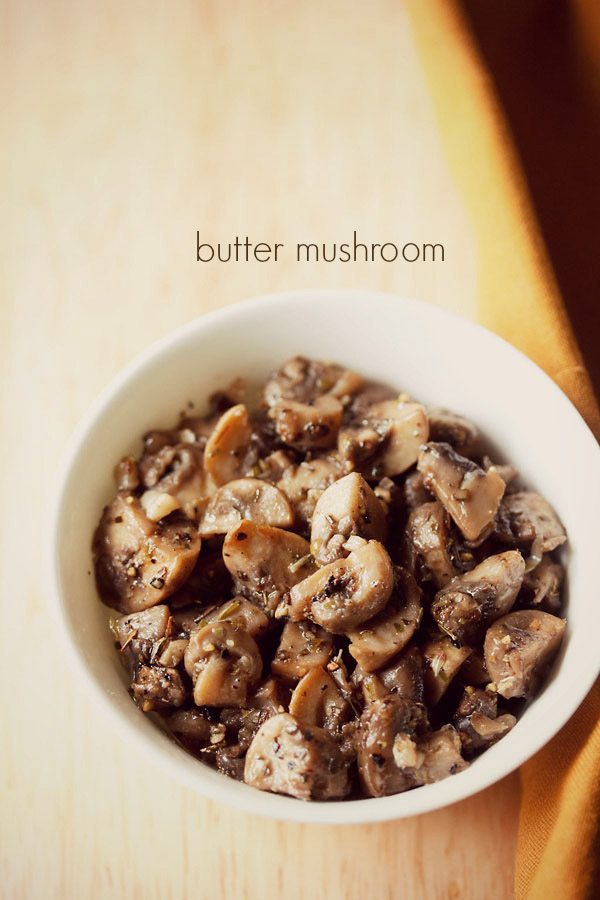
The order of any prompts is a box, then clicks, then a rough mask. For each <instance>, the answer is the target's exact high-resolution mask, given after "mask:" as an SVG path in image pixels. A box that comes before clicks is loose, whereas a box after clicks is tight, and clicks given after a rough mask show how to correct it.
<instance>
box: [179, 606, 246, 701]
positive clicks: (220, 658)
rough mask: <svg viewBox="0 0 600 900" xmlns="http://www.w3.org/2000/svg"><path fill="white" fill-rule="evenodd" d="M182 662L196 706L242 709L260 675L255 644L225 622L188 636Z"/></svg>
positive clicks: (232, 624)
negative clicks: (192, 684)
mask: <svg viewBox="0 0 600 900" xmlns="http://www.w3.org/2000/svg"><path fill="white" fill-rule="evenodd" d="M184 662H185V668H186V671H187V673H188V675H189V676H190V678H191V679H192V681H193V682H194V702H195V703H196V705H197V706H244V705H245V703H246V701H247V699H248V693H249V691H250V689H251V688H253V687H254V686H255V685H256V684H257V683H258V681H259V679H260V675H261V672H262V658H261V655H260V651H259V649H258V647H257V645H256V642H255V640H254V639H253V638H252V637H250V635H249V634H247V633H246V632H245V631H243V630H241V629H240V628H239V627H238V626H237V625H235V624H234V623H233V622H227V621H224V622H218V623H217V622H215V623H213V624H210V625H205V626H204V627H203V628H199V629H198V630H197V631H194V632H192V634H191V636H190V641H189V644H188V646H187V649H186V651H185V657H184Z"/></svg>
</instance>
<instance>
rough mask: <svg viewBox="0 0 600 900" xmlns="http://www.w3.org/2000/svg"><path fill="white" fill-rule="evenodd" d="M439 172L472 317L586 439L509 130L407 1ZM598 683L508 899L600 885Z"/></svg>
mask: <svg viewBox="0 0 600 900" xmlns="http://www.w3.org/2000/svg"><path fill="white" fill-rule="evenodd" d="M407 6H408V10H409V14H410V16H411V20H412V24H413V30H414V33H415V37H416V41H417V47H418V50H419V53H420V56H421V61H422V64H423V67H424V71H425V75H426V78H427V81H428V84H429V89H430V93H431V97H432V101H433V104H434V107H435V110H436V114H437V118H438V125H439V130H440V137H441V140H442V144H443V146H444V149H445V152H446V157H447V162H448V166H449V168H450V171H451V173H452V175H453V178H454V180H455V182H456V184H457V186H458V189H459V191H460V193H461V196H462V199H463V202H464V206H465V210H466V212H467V214H468V215H469V216H470V219H471V222H472V225H473V231H474V234H475V239H476V242H477V257H478V278H479V281H478V318H479V321H480V322H481V323H482V324H484V325H486V326H487V327H489V328H491V329H492V330H493V331H495V332H496V333H498V334H500V335H502V337H504V338H506V339H507V340H508V341H510V342H511V343H512V344H514V345H515V346H516V347H518V348H519V349H521V350H522V351H523V352H524V353H526V354H527V355H528V356H529V357H530V358H531V359H533V360H534V361H535V362H536V363H538V365H540V366H541V367H542V368H543V369H545V371H546V372H547V373H548V374H549V375H550V376H551V377H552V378H553V379H554V380H555V381H556V382H557V383H558V384H559V385H560V387H561V388H562V389H563V390H564V391H565V393H566V394H567V395H568V396H569V397H570V398H571V400H572V401H573V403H574V404H575V405H576V406H577V408H578V409H579V411H580V412H581V414H582V415H583V416H584V418H585V419H586V420H587V422H588V424H589V425H590V427H591V428H592V430H594V432H595V434H596V435H597V436H598V435H600V413H599V410H598V405H597V403H596V399H595V397H594V393H593V390H592V386H591V383H590V379H589V377H588V374H587V372H586V369H585V366H584V364H583V361H582V358H581V355H580V353H579V350H578V348H577V344H576V341H575V338H574V336H573V332H572V329H571V325H570V322H569V319H568V315H567V313H566V310H565V307H564V305H563V302H562V299H561V297H560V294H559V291H558V288H557V285H556V281H555V279H554V276H553V272H552V267H551V264H550V262H549V260H548V258H547V255H546V252H545V248H544V245H543V242H542V240H541V237H540V232H539V228H538V225H537V222H536V219H535V216H534V214H533V211H532V207H531V202H530V199H529V196H528V192H527V187H526V183H525V180H524V177H523V174H522V172H521V170H520V167H519V163H518V159H517V155H516V152H515V149H514V147H513V145H512V141H511V136H510V132H509V129H508V127H507V125H506V122H505V121H504V118H503V115H502V110H501V108H500V106H499V104H498V102H497V99H496V96H495V93H494V89H493V84H492V81H491V78H490V76H489V74H488V73H487V72H486V70H485V66H484V65H483V63H482V61H481V59H480V58H479V55H478V53H477V50H476V47H475V45H474V42H473V40H472V37H471V34H470V32H469V28H468V25H467V23H466V21H465V20H464V18H463V15H462V12H461V10H460V8H459V6H458V3H457V2H455V0H428V2H425V3H423V2H421V0H408V4H407ZM599 716H600V686H599V685H598V684H597V685H596V686H595V688H594V689H593V690H592V692H591V693H590V694H589V695H588V697H587V698H586V700H585V701H584V703H583V704H582V706H581V707H580V708H579V710H578V711H577V713H576V714H575V715H574V716H573V718H572V719H571V720H570V721H569V722H568V724H567V725H566V726H565V727H564V728H563V729H562V731H561V732H560V734H559V735H557V737H556V738H554V740H552V741H551V742H550V743H549V744H548V745H547V746H546V747H545V748H544V749H543V750H541V751H540V752H539V753H538V754H537V755H536V756H535V757H534V759H532V760H530V761H529V762H528V763H526V764H525V765H524V766H523V767H522V769H521V780H522V787H523V796H522V808H521V815H520V823H519V836H518V848H517V862H516V875H515V892H516V896H517V898H528V900H537V898H540V900H541V898H544V900H551V898H554V897H556V898H559V897H560V898H561V900H571V898H572V900H575V898H578V900H579V898H585V897H592V896H593V891H594V885H596V888H597V887H598V881H597V876H598V870H597V867H598V859H597V854H598V839H599V819H600V721H599Z"/></svg>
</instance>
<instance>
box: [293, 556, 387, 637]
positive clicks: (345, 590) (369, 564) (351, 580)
mask: <svg viewBox="0 0 600 900" xmlns="http://www.w3.org/2000/svg"><path fill="white" fill-rule="evenodd" d="M393 586H394V572H393V568H392V563H391V561H390V558H389V556H388V553H387V550H386V549H385V548H384V546H383V545H382V544H380V543H379V542H378V541H369V542H368V543H366V544H364V545H363V546H362V547H360V548H359V549H358V550H354V551H353V552H352V553H351V554H350V555H349V556H348V557H346V559H339V560H337V561H336V562H333V563H330V564H329V565H328V566H323V568H322V569H318V570H317V571H316V572H314V573H313V574H312V575H309V576H308V577H307V578H305V579H304V580H303V581H301V582H300V583H299V584H296V585H295V586H294V587H293V588H292V589H291V591H290V618H291V619H292V620H293V621H295V622H297V621H300V620H301V619H307V618H308V619H312V620H313V621H314V622H316V623H317V625H321V627H322V628H325V629H327V631H331V632H332V633H333V634H344V633H345V632H347V631H349V630H351V629H353V628H356V626H358V625H360V624H361V623H362V622H366V621H367V619H371V618H372V617H373V616H375V615H377V613H378V612H379V611H380V610H381V609H383V607H384V606H385V604H386V603H387V601H388V600H389V598H390V596H391V593H392V589H393Z"/></svg>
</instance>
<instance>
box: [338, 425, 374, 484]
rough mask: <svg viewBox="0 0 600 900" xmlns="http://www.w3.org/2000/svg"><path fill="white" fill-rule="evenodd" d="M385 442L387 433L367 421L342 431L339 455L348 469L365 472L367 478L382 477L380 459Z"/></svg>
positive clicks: (339, 441)
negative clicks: (380, 452)
mask: <svg viewBox="0 0 600 900" xmlns="http://www.w3.org/2000/svg"><path fill="white" fill-rule="evenodd" d="M384 441H385V432H383V431H381V432H380V431H377V429H376V428H375V426H374V425H372V424H370V423H369V422H368V421H367V420H365V421H364V422H362V423H361V424H358V425H350V426H348V427H346V428H341V429H340V432H339V435H338V444H337V448H338V453H339V455H340V458H341V460H342V462H343V463H344V465H345V466H346V467H347V468H350V469H357V470H358V471H360V472H364V473H365V475H367V477H371V476H372V477H373V478H376V477H381V474H382V472H381V466H380V465H379V463H378V458H379V451H380V450H381V449H382V447H383V443H384Z"/></svg>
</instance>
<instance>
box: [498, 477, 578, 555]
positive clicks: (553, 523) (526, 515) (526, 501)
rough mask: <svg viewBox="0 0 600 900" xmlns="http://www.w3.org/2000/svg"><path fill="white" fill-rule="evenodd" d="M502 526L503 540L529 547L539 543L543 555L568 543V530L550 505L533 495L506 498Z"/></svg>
mask: <svg viewBox="0 0 600 900" xmlns="http://www.w3.org/2000/svg"><path fill="white" fill-rule="evenodd" d="M499 522H500V523H501V525H500V534H499V536H500V537H501V538H502V539H503V540H509V541H516V542H517V543H530V542H534V541H535V540H536V539H537V541H538V543H539V545H540V550H541V551H542V552H543V553H549V552H550V551H552V550H555V549H556V548H557V547H559V546H560V545H561V544H564V542H565V541H566V540H567V535H566V532H565V528H564V526H563V524H562V522H561V521H560V519H559V518H558V516H557V515H556V513H555V512H554V510H553V509H552V507H551V506H550V504H549V503H548V502H547V501H546V500H544V498H543V497H541V496H540V495H539V494H536V493H534V492H533V491H518V492H517V493H515V494H507V495H506V497H505V498H504V500H503V501H502V506H501V509H500V516H499ZM502 525H504V527H503V528H502Z"/></svg>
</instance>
